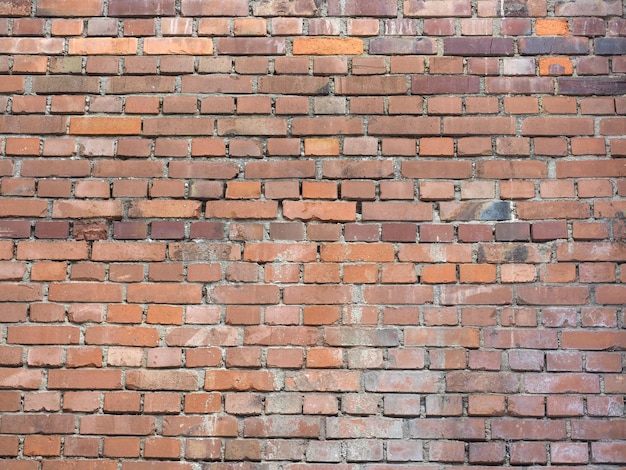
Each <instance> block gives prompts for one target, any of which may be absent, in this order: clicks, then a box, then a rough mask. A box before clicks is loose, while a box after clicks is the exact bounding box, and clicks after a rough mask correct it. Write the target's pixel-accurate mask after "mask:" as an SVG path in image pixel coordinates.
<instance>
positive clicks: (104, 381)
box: [48, 369, 122, 390]
mask: <svg viewBox="0 0 626 470" xmlns="http://www.w3.org/2000/svg"><path fill="white" fill-rule="evenodd" d="M48 387H50V388H51V389H61V390H72V389H85V390H96V389H102V390H115V389H121V388H122V373H121V371H119V370H98V369H91V370H89V369H81V370H51V371H50V373H49V375H48Z"/></svg>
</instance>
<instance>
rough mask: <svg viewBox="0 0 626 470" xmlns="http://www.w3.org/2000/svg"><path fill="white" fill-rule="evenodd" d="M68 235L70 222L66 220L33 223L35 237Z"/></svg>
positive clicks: (61, 236) (64, 236)
mask: <svg viewBox="0 0 626 470" xmlns="http://www.w3.org/2000/svg"><path fill="white" fill-rule="evenodd" d="M69 235H70V223H69V222H66V221H60V222H56V221H55V222H48V221H41V222H37V223H36V224H35V237H37V238H60V239H64V238H68V237H69Z"/></svg>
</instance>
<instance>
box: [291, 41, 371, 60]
mask: <svg viewBox="0 0 626 470" xmlns="http://www.w3.org/2000/svg"><path fill="white" fill-rule="evenodd" d="M293 53H294V54H295V55H329V56H333V55H360V54H363V40H362V39H357V38H314V37H299V38H296V39H294V41H293Z"/></svg>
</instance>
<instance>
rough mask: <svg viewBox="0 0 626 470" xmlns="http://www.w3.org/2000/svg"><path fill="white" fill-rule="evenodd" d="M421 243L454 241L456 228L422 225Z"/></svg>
mask: <svg viewBox="0 0 626 470" xmlns="http://www.w3.org/2000/svg"><path fill="white" fill-rule="evenodd" d="M419 231H420V242H425V243H446V242H451V241H453V240H454V227H453V226H452V225H447V224H430V225H420V228H419Z"/></svg>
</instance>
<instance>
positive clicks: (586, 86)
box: [559, 77, 626, 96]
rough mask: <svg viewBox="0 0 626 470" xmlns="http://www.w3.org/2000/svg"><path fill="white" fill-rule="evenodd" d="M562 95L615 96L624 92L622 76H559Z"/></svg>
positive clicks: (624, 85) (625, 91)
mask: <svg viewBox="0 0 626 470" xmlns="http://www.w3.org/2000/svg"><path fill="white" fill-rule="evenodd" d="M559 92H560V93H561V94H562V95H573V96H576V95H605V96H610V95H613V96H616V95H623V94H624V93H626V78H624V77H597V78H596V77H562V78H559Z"/></svg>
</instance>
